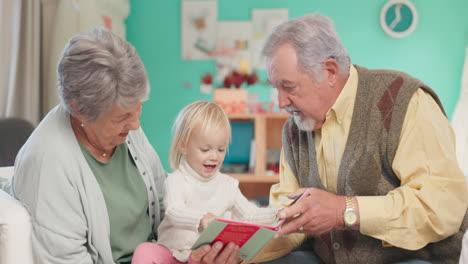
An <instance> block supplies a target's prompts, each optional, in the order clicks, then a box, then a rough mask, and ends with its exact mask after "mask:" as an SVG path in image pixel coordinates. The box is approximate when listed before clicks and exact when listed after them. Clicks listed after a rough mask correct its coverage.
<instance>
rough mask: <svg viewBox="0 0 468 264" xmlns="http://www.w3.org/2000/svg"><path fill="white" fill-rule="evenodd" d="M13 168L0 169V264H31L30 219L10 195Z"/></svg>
mask: <svg viewBox="0 0 468 264" xmlns="http://www.w3.org/2000/svg"><path fill="white" fill-rule="evenodd" d="M12 176H13V167H0V264H32V263H34V261H33V255H32V248H31V219H30V217H29V213H28V212H27V211H26V209H25V208H24V207H23V206H22V205H21V204H20V202H19V201H17V200H16V199H14V198H13V197H12V196H11V195H10V190H11V178H12Z"/></svg>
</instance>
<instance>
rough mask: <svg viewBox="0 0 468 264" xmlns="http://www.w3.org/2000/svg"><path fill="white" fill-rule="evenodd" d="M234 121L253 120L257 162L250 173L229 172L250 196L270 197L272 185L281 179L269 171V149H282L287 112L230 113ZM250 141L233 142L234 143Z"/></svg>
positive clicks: (248, 196) (247, 195)
mask: <svg viewBox="0 0 468 264" xmlns="http://www.w3.org/2000/svg"><path fill="white" fill-rule="evenodd" d="M228 116H229V119H230V120H231V123H233V122H253V124H254V125H253V127H254V133H253V137H254V144H255V154H254V159H255V164H254V166H253V168H252V169H251V170H250V171H249V172H248V173H237V174H235V173H229V175H231V176H233V177H235V178H237V179H238V180H239V182H240V189H241V191H242V193H243V194H244V195H245V196H246V197H247V198H248V199H252V198H268V196H269V191H270V187H271V185H272V184H275V183H277V182H278V181H279V177H278V174H277V173H271V172H268V171H267V150H278V151H279V150H281V132H282V128H283V125H284V122H285V121H286V119H287V118H288V116H289V114H287V113H259V114H229V115H228ZM239 143H241V144H250V142H233V144H239Z"/></svg>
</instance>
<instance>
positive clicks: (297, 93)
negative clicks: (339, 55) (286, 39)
mask: <svg viewBox="0 0 468 264" xmlns="http://www.w3.org/2000/svg"><path fill="white" fill-rule="evenodd" d="M267 70H268V77H269V80H270V82H271V83H272V85H273V86H274V87H276V88H277V89H278V102H279V107H280V108H284V109H286V110H287V111H288V112H290V113H291V114H293V115H294V120H295V122H296V124H297V125H298V127H299V128H300V129H302V130H317V129H320V128H321V127H322V125H323V122H325V114H326V113H327V111H328V110H329V109H330V108H331V106H332V105H333V103H334V101H335V99H336V98H333V93H332V91H331V89H330V87H329V83H330V82H329V78H328V71H327V70H326V69H324V70H323V71H322V72H321V73H320V74H323V76H322V77H323V80H322V81H315V80H312V78H311V76H310V74H309V73H305V72H303V71H301V70H299V67H298V60H297V56H296V51H295V50H294V47H293V46H292V45H290V44H283V45H282V46H280V47H279V48H278V50H277V51H276V52H275V53H274V54H273V56H272V58H271V62H270V64H269V65H268V67H267Z"/></svg>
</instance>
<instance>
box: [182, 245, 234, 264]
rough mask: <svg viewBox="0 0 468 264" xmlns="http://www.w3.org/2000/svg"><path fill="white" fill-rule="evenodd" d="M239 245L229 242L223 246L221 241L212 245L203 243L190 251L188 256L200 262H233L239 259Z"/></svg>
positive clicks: (212, 263)
mask: <svg viewBox="0 0 468 264" xmlns="http://www.w3.org/2000/svg"><path fill="white" fill-rule="evenodd" d="M238 253H239V246H237V245H236V244H234V243H229V244H228V245H227V246H225V247H224V248H223V243H221V242H219V241H218V242H216V243H214V245H213V246H210V245H204V246H201V247H199V248H198V249H196V250H193V251H192V254H191V255H190V258H191V259H192V260H193V261H195V262H198V263H200V264H235V263H239V262H240V261H241V260H240V259H239V258H238V257H237V254H238Z"/></svg>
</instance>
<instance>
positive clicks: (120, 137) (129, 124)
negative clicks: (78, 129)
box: [83, 103, 143, 150]
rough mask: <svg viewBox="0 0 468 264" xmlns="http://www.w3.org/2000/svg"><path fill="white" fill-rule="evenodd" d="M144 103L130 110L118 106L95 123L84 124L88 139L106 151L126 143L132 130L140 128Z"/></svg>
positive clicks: (115, 105)
mask: <svg viewBox="0 0 468 264" xmlns="http://www.w3.org/2000/svg"><path fill="white" fill-rule="evenodd" d="M142 105H143V104H142V103H137V104H135V105H133V106H131V107H129V108H121V107H120V106H118V105H117V104H114V106H113V107H112V108H111V109H110V110H109V111H107V112H105V113H104V114H102V115H101V116H100V117H99V118H98V119H97V120H96V121H94V122H86V121H85V122H84V123H83V124H84V127H83V129H84V130H85V132H86V134H87V136H88V138H89V139H90V140H91V141H93V142H95V143H97V144H98V145H100V146H101V147H103V148H104V149H106V150H109V149H113V148H114V147H115V146H117V145H119V144H122V143H124V142H125V139H126V138H127V136H128V132H129V131H130V130H136V129H138V128H139V127H140V115H141V109H142Z"/></svg>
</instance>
